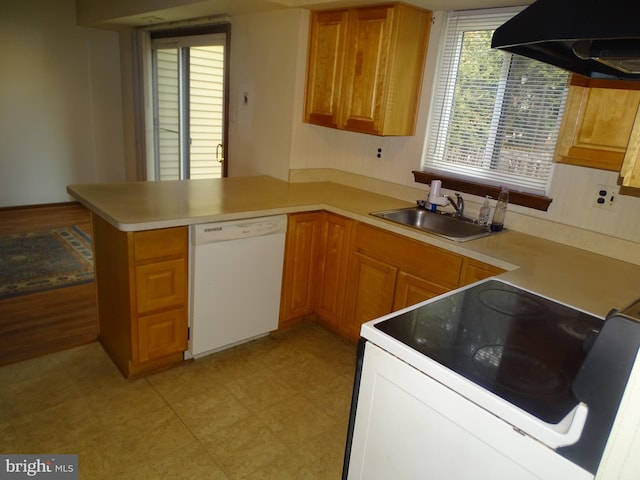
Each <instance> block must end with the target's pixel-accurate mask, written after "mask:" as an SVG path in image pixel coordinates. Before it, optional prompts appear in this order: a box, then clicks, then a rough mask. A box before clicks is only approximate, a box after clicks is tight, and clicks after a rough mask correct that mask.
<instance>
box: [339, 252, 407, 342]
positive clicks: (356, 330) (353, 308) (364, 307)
mask: <svg viewBox="0 0 640 480" xmlns="http://www.w3.org/2000/svg"><path fill="white" fill-rule="evenodd" d="M397 275H398V269H397V268H396V267H394V266H393V265H390V264H388V263H386V262H384V261H382V260H379V259H376V258H373V257H370V256H368V255H366V254H364V253H361V252H357V251H356V252H354V253H353V256H352V257H351V265H350V267H349V277H348V286H347V299H348V300H347V302H346V305H345V314H344V317H343V323H342V325H341V327H340V332H341V333H342V335H343V336H344V337H345V338H346V339H347V340H349V341H350V342H353V343H355V342H357V341H358V338H359V337H360V326H361V325H362V324H363V323H365V322H368V321H369V320H373V319H374V318H378V317H381V316H382V315H386V314H387V313H389V312H391V311H392V309H393V299H394V292H395V285H396V277H397Z"/></svg>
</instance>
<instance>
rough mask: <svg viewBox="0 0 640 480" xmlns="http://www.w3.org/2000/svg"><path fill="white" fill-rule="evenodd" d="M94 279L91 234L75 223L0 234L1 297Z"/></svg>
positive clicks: (77, 283)
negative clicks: (38, 230) (60, 226)
mask: <svg viewBox="0 0 640 480" xmlns="http://www.w3.org/2000/svg"><path fill="white" fill-rule="evenodd" d="M92 281H93V253H92V249H91V237H89V235H87V234H86V233H85V232H83V231H82V230H81V229H80V228H79V227H77V226H75V225H74V226H71V227H64V228H56V229H54V230H46V231H42V232H32V233H19V234H15V235H4V236H0V299H2V298H8V297H15V296H18V295H26V294H28V293H35V292H41V291H44V290H51V289H54V288H62V287H69V286H71V285H79V284H81V283H88V282H92Z"/></svg>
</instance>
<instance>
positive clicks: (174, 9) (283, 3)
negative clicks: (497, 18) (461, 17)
mask: <svg viewBox="0 0 640 480" xmlns="http://www.w3.org/2000/svg"><path fill="white" fill-rule="evenodd" d="M532 1H533V0H405V3H409V4H412V5H416V6H419V7H423V8H426V9H428V10H432V11H438V10H470V9H479V8H492V7H504V6H516V5H525V4H529V3H532ZM376 3H389V0H360V1H358V0H201V1H197V0H136V1H135V2H132V1H131V0H76V10H77V14H78V23H79V24H80V25H86V26H101V27H107V28H127V27H134V26H145V25H146V26H149V25H155V24H162V23H170V22H178V21H182V20H187V19H193V18H201V17H215V16H235V15H244V14H247V13H259V12H267V11H272V10H281V9H286V8H308V9H312V10H321V9H330V8H341V7H349V6H362V5H374V4H376Z"/></svg>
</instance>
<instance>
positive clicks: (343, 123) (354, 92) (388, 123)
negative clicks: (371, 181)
mask: <svg viewBox="0 0 640 480" xmlns="http://www.w3.org/2000/svg"><path fill="white" fill-rule="evenodd" d="M430 27H431V12H429V11H426V10H422V9H418V8H415V7H411V6H409V5H404V4H390V5H378V6H372V7H363V8H355V9H348V10H335V11H324V12H312V13H311V20H310V31H309V50H308V59H307V89H306V99H305V121H306V122H308V123H313V124H317V125H322V126H326V127H332V128H339V129H344V130H350V131H356V132H363V133H369V134H374V135H413V134H414V131H415V119H416V114H417V108H418V99H419V95H420V88H421V85H422V75H423V69H424V62H425V57H426V52H427V45H428V39H429V31H430Z"/></svg>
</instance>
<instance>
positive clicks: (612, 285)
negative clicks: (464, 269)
mask: <svg viewBox="0 0 640 480" xmlns="http://www.w3.org/2000/svg"><path fill="white" fill-rule="evenodd" d="M67 191H68V192H69V194H70V195H71V196H73V197H74V198H75V199H77V200H78V201H79V202H80V203H82V204H83V205H84V206H86V207H87V208H88V209H90V210H91V211H92V212H94V213H95V214H97V215H98V216H100V217H101V218H102V219H104V220H105V221H106V222H108V223H109V224H111V225H112V226H114V227H116V228H117V229H118V230H120V231H124V232H137V231H143V230H154V229H163V228H169V227H176V226H185V225H192V224H197V223H207V222H215V221H225V220H234V219H241V218H251V217H256V216H265V215H274V214H282V213H294V212H304V211H312V210H327V211H330V212H333V213H336V214H340V215H343V216H346V217H349V218H352V219H354V220H357V221H360V222H364V223H368V224H370V225H374V226H377V227H381V228H384V229H386V230H389V231H392V232H395V233H399V234H401V235H405V236H407V237H410V238H414V239H417V240H420V241H422V242H425V243H429V244H432V245H435V246H438V247H441V248H444V249H447V250H450V251H452V252H455V253H458V254H460V255H464V256H467V257H471V258H474V259H476V260H479V261H482V262H486V263H490V264H493V265H495V266H497V267H500V268H503V269H505V270H508V271H507V272H506V273H504V274H502V278H504V280H505V281H508V282H511V283H514V284H516V285H518V286H520V287H522V288H526V289H529V290H532V291H535V292H537V293H539V294H541V295H545V296H548V297H551V298H554V299H556V300H559V301H561V302H564V303H567V304H569V305H572V306H575V307H576V308H580V309H582V310H585V311H587V312H590V313H593V314H596V315H599V316H604V315H606V314H607V313H608V312H609V310H610V309H611V308H614V307H615V308H623V307H625V306H627V305H628V304H630V303H631V302H632V301H633V300H635V299H636V298H637V297H640V288H639V283H638V278H640V266H638V265H634V264H632V263H628V262H623V261H620V260H616V259H613V258H609V257H606V256H603V255H598V254H595V253H591V252H588V251H586V250H581V249H578V248H574V247H570V246H566V245H562V244H560V243H556V242H551V241H548V240H544V239H542V238H539V237H534V236H531V235H526V234H523V233H520V232H516V231H510V230H506V231H504V232H501V233H499V234H496V235H492V236H488V237H484V238H480V239H477V240H471V241H468V242H463V243H459V242H453V241H450V240H446V239H443V238H441V237H438V236H435V235H430V234H427V233H422V232H419V231H417V230H414V229H411V228H408V227H402V226H400V225H397V224H393V223H391V222H388V221H385V220H381V219H378V218H376V217H372V216H371V215H369V213H370V212H374V211H379V210H388V209H394V208H403V207H409V206H412V204H410V203H408V202H405V201H403V200H398V199H395V198H392V197H388V196H383V195H377V194H375V193H372V192H368V191H365V190H360V189H356V188H352V187H347V186H344V185H340V184H337V183H331V182H314V183H288V182H284V181H281V180H277V179H274V178H271V177H266V176H260V177H234V178H225V179H217V180H186V181H167V182H127V183H99V184H80V185H70V186H68V188H67ZM507 223H508V222H507Z"/></svg>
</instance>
